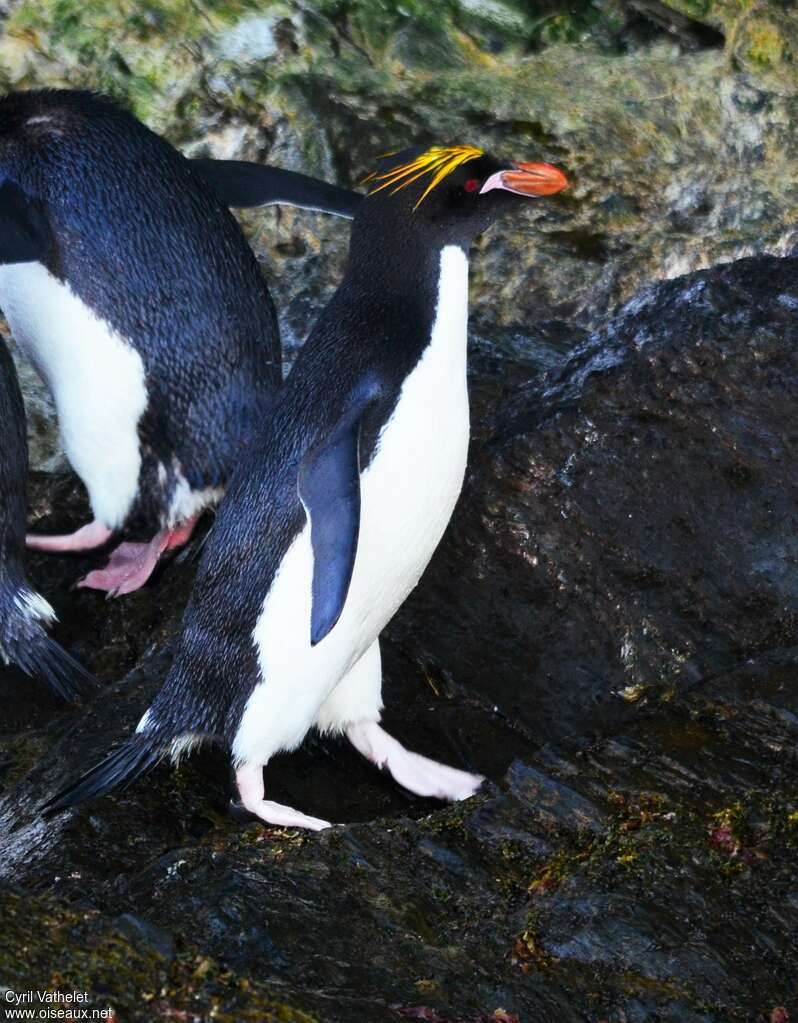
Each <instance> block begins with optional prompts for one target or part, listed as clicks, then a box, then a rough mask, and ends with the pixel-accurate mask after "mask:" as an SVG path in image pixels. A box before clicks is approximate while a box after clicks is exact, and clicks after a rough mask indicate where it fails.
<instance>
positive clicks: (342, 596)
mask: <svg viewBox="0 0 798 1023" xmlns="http://www.w3.org/2000/svg"><path fill="white" fill-rule="evenodd" d="M377 393H378V392H377V391H376V390H375V389H373V388H369V389H366V390H365V391H364V393H363V394H361V396H359V397H358V399H357V400H355V401H354V402H353V403H352V405H351V406H350V408H349V410H348V412H347V414H346V415H345V416H344V417H343V418H342V419H341V421H340V422H339V424H338V426H337V427H336V428H335V430H334V431H333V432H332V434H330V436H329V437H328V438H327V440H326V441H324V442H323V443H322V444H320V445H318V446H317V447H315V448H314V449H313V450H312V451H310V452H309V453H308V454H307V455H306V456H305V458H304V459H303V460H302V465H301V466H300V469H299V496H300V498H301V499H302V503H303V505H304V506H305V509H306V511H307V513H308V515H309V516H310V541H311V545H312V547H313V598H312V599H313V602H312V605H311V620H310V643H311V646H315V645H316V644H317V643H320V642H321V641H322V640H323V639H324V637H325V636H326V635H327V634H328V633H329V632H330V631H331V629H332V628H333V626H334V625H335V623H336V622H337V621H338V619H339V618H340V617H341V612H342V611H343V609H344V603H345V602H346V595H347V593H348V592H349V584H350V582H351V581H352V570H353V569H354V567H355V555H356V554H357V540H358V534H359V532H360V459H359V452H358V449H359V446H360V424H361V420H362V418H363V413H364V412H365V411H366V408H367V407H368V406H369V405H370V404H371V402H372V401H373V400H374V398H375V397H376V395H377Z"/></svg>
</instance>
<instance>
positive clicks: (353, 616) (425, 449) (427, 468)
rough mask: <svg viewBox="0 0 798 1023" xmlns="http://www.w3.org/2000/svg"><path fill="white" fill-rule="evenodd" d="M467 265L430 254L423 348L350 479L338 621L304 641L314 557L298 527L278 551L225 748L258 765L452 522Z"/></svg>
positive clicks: (461, 440) (460, 438)
mask: <svg viewBox="0 0 798 1023" xmlns="http://www.w3.org/2000/svg"><path fill="white" fill-rule="evenodd" d="M467 323H468V261H467V259H466V256H465V254H464V253H463V252H462V250H461V249H459V248H455V247H447V248H446V249H444V250H443V252H442V254H441V264H440V277H439V284H438V303H437V310H436V316H435V321H434V325H433V329H432V334H431V337H430V343H429V345H428V347H427V349H426V350H425V352H424V354H423V356H422V358H421V360H420V361H419V363H418V364H417V365H416V367H415V368H414V369H413V371H412V372H411V373H410V374H409V376H408V377H407V379H406V380H405V382H404V385H403V387H402V391H401V394H400V396H399V400H398V402H397V405H396V408H395V410H394V413H393V415H392V416H391V418H390V420H389V421H388V422H387V423H386V424H385V426H384V427H383V430H382V433H381V435H380V440H379V444H378V447H377V451H376V453H375V455H374V457H373V459H372V461H371V463H370V465H369V466H368V468H367V469H366V470H365V472H363V474H362V476H361V513H360V535H359V539H358V548H357V556H356V558H355V566H354V572H353V575H352V582H351V585H350V588H349V593H348V596H347V599H346V604H345V606H344V610H343V612H342V614H341V617H340V619H339V621H338V623H337V624H336V626H335V627H334V628H333V629H332V631H331V632H330V633H329V635H328V636H326V637H325V639H323V640H322V641H321V643H319V644H318V645H317V646H315V647H311V646H310V612H311V580H312V574H313V552H312V548H311V543H310V526H309V525H306V526H305V528H304V530H303V531H302V533H301V534H300V535H299V536H298V537H297V538H296V540H295V541H294V543H293V544H292V546H291V548H290V549H289V550H288V552H287V554H286V556H285V558H284V560H283V563H282V565H281V568H280V571H279V573H278V576H277V578H276V579H275V581H274V583H273V585H272V588H271V590H270V592H269V594H268V596H267V597H266V601H265V603H264V607H263V613H262V615H261V617H260V619H259V621H258V623H257V626H256V628H255V634H254V638H255V643H256V646H257V649H258V654H259V660H260V666H261V672H262V677H263V682H262V684H261V685H259V686H258V687H257V688H256V690H255V692H254V693H253V695H252V697H251V698H250V701H249V703H248V705H247V708H246V711H245V713H244V716H243V719H242V722H241V726H240V728H239V732H238V735H237V737H236V740H235V743H234V755H235V756H236V758H237V759H238V760H240V761H245V760H246V761H254V762H258V761H260V762H265V760H263V757H265V758H266V759H268V757H269V756H270V755H271V754H272V753H273V752H274V751H275V750H277V749H281V748H283V749H286V748H291V747H292V746H294V745H296V744H297V743H299V742H301V740H302V738H303V737H304V735H305V733H306V732H307V730H308V728H309V727H310V725H311V723H312V721H313V720H314V716H315V713H316V711H317V710H318V707H319V706H320V705H321V703H322V702H323V701H324V699H325V698H326V697H327V695H328V694H329V693H330V692H331V690H332V689H333V688H334V686H335V685H336V684H337V683H338V681H339V680H340V679H341V678H342V677H343V676H344V675H345V674H346V672H347V671H348V670H349V668H351V667H352V665H354V664H355V662H356V661H357V660H358V658H359V657H360V656H361V655H362V654H363V652H364V651H365V650H366V649H367V648H368V647H369V646H371V644H372V643H373V641H374V640H375V639H376V638H377V636H378V635H379V633H380V632H381V631H382V629H383V628H384V626H385V625H386V623H387V622H388V621H389V620H390V618H391V617H392V616H393V614H394V613H395V611H396V610H397V608H398V607H399V605H400V604H401V603H402V602H403V601H404V599H405V598H406V597H407V595H408V594H409V593H410V591H411V590H412V589H413V587H414V586H415V585H416V583H417V582H418V580H419V578H420V576H421V573H422V572H423V571H424V569H425V567H426V565H427V563H428V561H429V559H430V557H431V556H432V553H433V551H434V550H435V548H436V547H437V545H438V543H439V542H440V539H441V536H442V535H443V532H444V530H445V528H446V525H447V523H448V521H449V518H450V517H451V514H452V510H453V509H454V505H455V502H456V501H457V497H458V495H459V493H460V489H461V487H462V483H463V476H464V473H465V466H466V456H467V452H468V436H469V416H468V391H467V386H466V341H467Z"/></svg>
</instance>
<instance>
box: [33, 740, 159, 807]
mask: <svg viewBox="0 0 798 1023" xmlns="http://www.w3.org/2000/svg"><path fill="white" fill-rule="evenodd" d="M164 753H165V747H164V746H163V744H162V743H159V742H157V741H156V740H155V739H154V738H153V737H152V736H148V735H134V736H133V738H132V739H128V740H127V742H124V743H123V744H122V745H121V746H120V747H119V749H117V750H114V752H113V753H110V754H109V755H108V756H107V757H106V758H105V760H102V761H100V763H99V764H96V765H95V766H94V767H92V769H91V770H90V771H87V772H86V773H85V774H84V775H82V776H81V777H80V778H78V780H77V781H75V782H73V783H72V784H71V785H67V786H66V788H63V789H61V791H60V792H58V793H57V794H56V795H55V796H53V798H52V799H49V800H48V801H47V802H46V803H44V804H43V805H42V806H41V807H40V808H39V811H40V813H42V814H44V815H45V816H48V817H49V816H51V815H52V814H54V813H60V811H61V810H66V809H67V807H69V806H75V805H76V804H77V803H85V802H87V801H88V800H89V799H97V798H98V797H99V796H104V795H105V794H106V793H107V792H111V791H113V790H114V789H126V788H127V787H128V786H129V785H132V783H133V782H134V781H135V780H136V779H137V778H140V777H141V776H142V775H143V774H147V772H148V771H151V770H152V769H153V767H155V765H156V764H157V763H158V761H159V760H161V759H162V757H163V755H164Z"/></svg>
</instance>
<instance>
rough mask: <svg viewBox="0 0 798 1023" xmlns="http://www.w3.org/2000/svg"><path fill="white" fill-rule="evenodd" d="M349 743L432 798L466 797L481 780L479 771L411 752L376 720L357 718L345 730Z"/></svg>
mask: <svg viewBox="0 0 798 1023" xmlns="http://www.w3.org/2000/svg"><path fill="white" fill-rule="evenodd" d="M346 734H347V737H348V739H349V741H350V742H351V743H352V745H353V746H354V747H355V749H356V750H358V751H359V752H360V753H362V754H363V756H364V757H366V758H367V759H368V760H370V761H371V762H372V763H373V764H376V765H377V766H378V767H387V768H388V770H389V771H390V772H391V774H392V775H393V777H394V779H395V780H396V781H398V782H399V784H400V785H402V786H403V787H404V788H406V789H409V790H410V791H411V792H415V793H416V795H417V796H432V797H434V798H435V799H449V800H452V801H454V800H458V799H468V798H469V796H473V795H474V793H475V792H476V791H477V789H478V788H479V787H480V785H481V784H482V782H483V781H484V780H485V779H484V778H483V777H482V775H479V774H469V773H468V772H467V771H460V770H458V768H456V767H447V765H446V764H439V763H438V761H437V760H430V759H429V758H428V757H422V756H421V754H420V753H412V752H411V751H410V750H407V749H405V748H404V746H403V745H402V744H401V743H400V742H399V741H398V740H397V739H394V738H393V736H392V735H388V733H387V732H386V731H385V730H384V729H382V728H380V726H379V725H378V724H377V722H376V721H358V722H357V723H356V724H354V725H350V726H349V727H348V728H347V730H346Z"/></svg>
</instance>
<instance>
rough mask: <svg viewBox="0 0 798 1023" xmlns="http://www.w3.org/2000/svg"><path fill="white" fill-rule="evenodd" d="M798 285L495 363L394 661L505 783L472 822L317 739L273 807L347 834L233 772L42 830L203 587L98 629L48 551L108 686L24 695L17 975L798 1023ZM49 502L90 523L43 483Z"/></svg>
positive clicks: (470, 809) (764, 273)
mask: <svg viewBox="0 0 798 1023" xmlns="http://www.w3.org/2000/svg"><path fill="white" fill-rule="evenodd" d="M797 268H798V266H797V265H796V263H795V262H793V261H792V260H778V259H775V258H770V257H757V258H753V259H747V260H742V261H739V262H737V263H735V264H732V265H728V266H724V267H719V268H715V269H712V270H708V271H701V272H699V273H695V274H692V275H690V276H688V277H684V278H680V279H677V280H673V281H670V282H666V283H661V284H657V285H654V286H652V287H650V288H649V289H647V290H646V291H644V292H642V293H641V294H639V295H638V296H637V297H636V298H635V299H634V300H633V301H632V302H630V303H629V304H628V305H626V306H625V307H624V308H623V309H622V310H621V311H620V312H619V314H618V315H617V316H616V317H615V318H614V319H613V320H612V321H610V322H609V324H608V325H607V326H606V327H605V328H604V329H602V330H600V331H598V332H596V333H594V334H592V335H590V336H586V335H585V334H584V333H579V332H577V331H572V330H570V329H569V328H567V327H565V326H563V325H562V324H558V323H553V322H551V321H548V322H546V323H543V324H540V325H535V324H527V325H524V326H523V327H522V326H519V327H518V328H517V329H516V328H511V327H507V328H503V329H502V330H498V329H495V330H483V331H482V332H481V334H480V336H475V337H474V338H472V348H473V352H472V356H473V357H472V363H471V366H472V370H471V376H472V379H471V392H472V398H473V406H474V430H473V434H474V439H473V443H472V451H471V458H470V465H469V472H468V478H467V482H466V487H465V489H464V493H463V496H462V498H461V501H460V503H459V505H458V508H457V511H456V514H455V517H454V520H453V522H452V524H451V527H450V529H449V531H448V533H447V535H446V538H445V540H444V542H443V544H442V545H441V548H440V550H439V551H438V553H437V554H436V556H435V558H434V560H433V563H432V564H431V566H430V568H429V570H428V572H427V574H426V575H425V577H424V579H423V581H422V583H421V585H420V586H419V588H418V589H417V590H416V592H415V593H414V594H413V595H412V597H411V598H410V599H409V600H408V602H407V603H406V604H405V606H404V607H403V608H402V609H401V611H400V613H399V614H398V615H397V617H396V619H395V620H394V622H393V623H392V624H391V625H390V627H389V629H388V630H387V634H386V641H385V690H386V702H387V706H388V709H387V712H386V720H387V723H388V726H389V727H390V728H391V729H392V730H394V731H395V732H396V733H397V734H398V735H399V736H400V737H401V738H402V739H404V740H405V741H407V742H409V743H411V744H412V745H413V746H414V747H416V748H418V749H420V750H421V751H422V752H425V753H427V754H431V755H433V756H437V757H439V758H441V759H445V760H448V761H451V762H454V763H459V764H462V765H464V766H468V767H470V768H474V769H478V770H481V771H483V772H484V773H485V774H487V775H488V777H489V781H488V783H487V784H486V786H485V788H484V790H483V791H482V792H481V793H480V794H479V795H478V796H477V797H476V798H475V799H473V800H471V801H470V802H468V803H466V804H461V805H456V806H451V807H445V808H440V806H439V805H437V804H435V803H432V802H430V801H423V800H418V799H414V798H411V797H409V796H406V795H404V794H403V793H401V792H399V791H398V790H397V789H396V788H395V787H394V786H393V785H392V784H390V783H389V782H388V780H387V779H385V778H383V777H382V776H381V775H379V774H378V773H377V772H376V771H374V770H373V769H371V768H370V767H368V766H367V765H366V764H365V763H364V762H363V761H362V760H361V759H359V758H358V757H357V756H356V755H355V754H354V753H353V752H351V751H350V750H348V749H345V748H344V747H343V745H341V744H339V743H337V742H334V741H324V742H322V741H320V740H318V739H315V740H314V739H311V740H309V741H308V742H307V743H306V745H305V747H304V748H303V750H302V751H301V752H299V753H297V754H294V755H292V756H290V757H282V758H278V759H277V761H275V763H274V764H272V765H270V766H269V768H268V771H267V782H268V785H269V787H270V791H271V792H272V793H273V794H274V798H276V799H282V800H284V801H286V802H290V803H292V804H294V805H297V806H301V807H302V808H303V809H305V810H307V811H308V812H311V813H316V814H321V815H324V816H327V817H330V818H332V819H334V820H340V821H347V822H355V823H350V824H349V826H347V827H345V828H342V829H336V830H333V831H329V832H325V833H323V834H321V835H318V836H310V835H301V834H298V833H295V832H294V833H291V832H284V831H280V830H278V829H266V828H263V827H261V826H260V825H258V824H242V823H241V822H240V821H238V820H237V819H236V818H234V817H233V816H231V815H230V813H229V810H228V805H227V804H228V798H229V789H228V781H227V761H226V758H225V757H224V755H222V754H221V753H219V752H214V751H207V752H204V753H202V754H200V755H198V756H196V757H194V758H193V759H192V760H190V761H189V762H187V763H184V764H183V765H181V766H180V768H179V769H177V770H176V771H172V770H171V769H169V768H167V767H163V768H159V769H158V770H157V771H156V772H154V773H153V775H152V776H151V777H150V778H149V779H147V780H145V781H143V782H142V783H140V784H139V785H137V786H136V787H135V788H133V789H132V790H130V791H128V792H126V793H124V794H121V795H119V796H117V797H114V798H107V799H105V800H102V801H100V802H98V803H96V804H94V805H92V806H90V807H86V808H82V809H80V810H78V811H75V812H70V813H66V814H62V815H59V816H58V817H56V818H54V819H53V820H51V821H46V822H45V821H42V820H41V819H40V818H39V817H38V816H37V813H36V807H37V805H38V804H39V803H40V802H41V801H42V800H43V799H44V798H45V797H46V796H47V795H48V794H49V793H51V792H52V791H53V790H54V789H55V788H56V787H57V786H58V785H59V784H61V783H62V782H63V780H64V779H65V778H66V777H71V776H73V775H74V774H76V773H77V772H78V771H80V770H81V768H83V767H85V766H86V765H87V764H89V763H90V762H91V761H93V760H94V759H95V758H96V757H97V756H98V755H99V754H100V753H101V752H102V751H103V750H104V749H105V748H106V747H107V746H108V745H109V744H110V743H112V742H114V741H115V740H117V739H118V738H121V737H122V736H123V735H124V734H126V733H127V732H128V731H129V730H130V729H131V728H132V727H133V726H134V724H135V722H136V720H137V718H138V716H139V715H140V714H141V713H142V711H143V710H144V709H145V707H146V706H147V704H148V702H149V700H150V699H151V698H152V695H153V693H154V692H155V691H156V689H157V688H158V686H159V685H160V683H161V681H162V679H163V677H164V675H165V672H166V669H167V667H168V663H169V659H170V656H171V647H170V644H171V642H172V640H173V638H174V636H175V632H176V629H177V627H178V623H179V617H180V612H181V609H182V606H183V605H184V603H185V600H186V599H187V595H188V592H189V590H190V586H191V579H192V575H193V572H194V566H195V561H194V560H192V558H191V557H190V556H187V557H183V558H182V559H179V560H177V561H176V562H173V563H172V564H170V565H168V566H166V567H165V568H164V570H163V571H162V573H161V575H160V577H159V578H158V579H156V580H155V581H154V582H153V583H152V584H151V585H150V586H149V587H148V588H147V590H145V591H144V592H141V593H139V594H134V595H132V596H131V597H128V598H125V599H124V600H123V601H118V602H105V601H103V600H102V599H101V598H100V597H98V596H97V595H96V594H94V593H91V592H88V591H78V592H70V591H69V586H70V585H71V583H72V581H73V580H74V577H75V576H76V575H77V574H78V572H79V571H80V570H82V569H85V568H86V567H88V566H89V565H90V564H91V563H92V562H91V559H76V560H53V559H47V558H44V557H37V558H35V559H32V562H33V563H32V575H33V577H34V579H35V581H36V583H37V585H38V586H39V587H40V588H41V589H42V591H43V592H45V593H47V594H48V596H52V597H53V599H54V601H55V603H56V605H57V606H58V609H59V611H60V612H61V614H62V619H63V621H62V626H61V632H60V638H61V639H62V640H63V641H64V642H66V643H67V644H68V645H69V646H70V647H71V648H72V649H74V650H75V651H76V652H77V653H79V654H80V655H81V656H82V657H83V659H84V660H85V661H86V662H87V663H88V664H89V665H90V666H91V667H93V668H94V669H95V670H96V671H97V673H98V674H99V675H100V676H101V678H102V679H103V680H104V682H105V683H106V684H105V685H104V687H103V689H102V690H101V691H100V692H99V693H98V694H97V696H96V697H95V698H94V699H93V700H92V701H91V702H90V703H89V705H88V706H87V707H86V708H85V709H84V710H81V711H75V710H65V709H63V708H59V707H57V706H56V705H55V704H54V703H53V702H51V701H50V700H49V697H47V696H46V695H44V694H42V693H41V691H40V690H39V689H38V688H37V687H36V686H35V685H34V684H33V683H30V682H27V681H25V680H23V679H21V678H20V677H19V676H18V675H17V674H16V673H15V672H13V671H6V672H3V673H0V688H1V690H2V699H3V706H4V711H5V715H4V725H3V734H2V736H1V737H0V771H1V772H2V774H0V782H1V783H2V786H3V792H2V796H1V797H0V829H1V830H2V834H3V853H2V856H1V857H0V878H2V882H1V883H0V916H1V917H2V922H3V926H2V927H0V964H2V975H1V976H0V981H2V983H3V984H5V985H6V986H8V987H12V988H15V989H21V988H22V987H23V986H26V987H27V986H36V985H37V984H38V985H41V984H42V983H44V982H45V980H44V978H48V979H49V978H55V979H54V980H49V982H52V983H58V984H61V985H63V986H64V987H69V988H72V987H76V988H86V989H87V990H89V991H90V992H91V994H92V997H93V998H94V999H95V1002H96V1003H97V1004H106V1003H108V1002H110V1003H111V1004H113V1005H114V1006H115V1007H116V1010H117V1013H118V1016H119V1018H120V1019H125V1020H153V1019H156V1020H157V1019H165V1020H168V1019H172V1020H174V1019H194V1018H197V1019H202V1020H205V1019H210V1018H213V1019H215V1020H231V1021H233V1020H235V1021H240V1020H248V1019H252V1020H255V1019H257V1020H263V1019H281V1020H292V1019H293V1020H307V1019H315V1020H325V1021H327V1020H334V1021H339V1020H340V1021H342V1023H348V1021H350V1020H351V1021H355V1020H358V1021H360V1020H375V1021H382V1020H386V1021H388V1020H400V1019H402V1018H416V1019H427V1020H433V1021H448V1023H454V1021H457V1020H459V1021H465V1020H496V1021H502V1020H504V1021H510V1020H513V1019H519V1020H520V1019H523V1020H535V1021H540V1023H569V1021H574V1023H576V1021H585V1020H588V1021H594V1023H598V1021H600V1020H610V1021H612V1023H621V1021H626V1023H632V1021H634V1023H647V1021H652V1020H662V1021H679V1023H721V1021H723V1023H729V1021H732V1023H748V1021H750V1020H754V1019H766V1018H767V1014H769V1013H770V1011H771V1009H773V1008H774V1007H776V1006H787V1007H788V1008H789V1007H791V1006H792V1007H795V1008H798V991H796V988H795V975H796V974H795V967H796V963H797V962H798V948H796V937H795V935H796V933H797V931H796V924H798V886H797V885H796V882H795V872H794V862H795V855H796V850H798V758H796V753H795V746H796V738H797V737H798V736H797V734H796V733H797V732H798V544H797V543H796V536H798V528H797V527H798V417H796V414H795V410H796V394H798V344H797V342H798V319H797V318H796V314H797V313H798V275H796V269H797ZM32 507H33V515H34V517H35V518H36V519H37V520H38V524H39V526H40V527H43V526H47V527H48V528H57V527H65V526H71V525H74V524H76V523H77V522H78V521H79V520H80V516H81V515H85V508H84V507H83V506H82V504H81V499H80V498H79V496H78V495H77V493H76V490H75V485H74V482H73V481H72V480H71V479H70V478H67V477H61V476H57V475H52V474H49V475H48V474H40V475H39V476H37V478H36V480H35V487H34V498H33V506H32ZM791 1011H792V1010H791Z"/></svg>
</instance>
